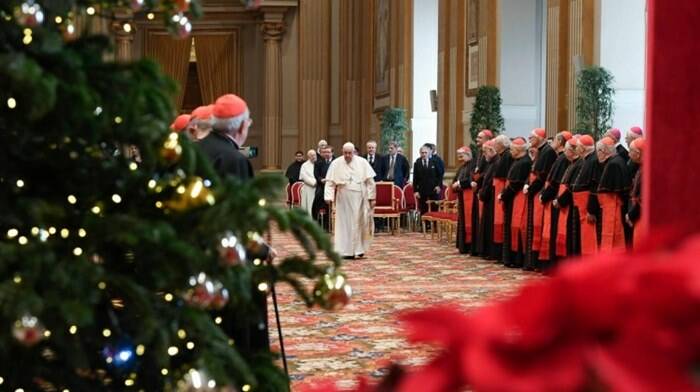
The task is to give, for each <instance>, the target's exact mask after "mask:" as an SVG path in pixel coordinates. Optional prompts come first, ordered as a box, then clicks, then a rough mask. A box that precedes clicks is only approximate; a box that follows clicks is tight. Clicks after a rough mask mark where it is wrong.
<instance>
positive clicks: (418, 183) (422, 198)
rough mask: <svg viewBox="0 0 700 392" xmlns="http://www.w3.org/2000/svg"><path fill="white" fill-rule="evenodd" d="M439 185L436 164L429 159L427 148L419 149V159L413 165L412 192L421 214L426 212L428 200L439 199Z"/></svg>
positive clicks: (438, 173)
mask: <svg viewBox="0 0 700 392" xmlns="http://www.w3.org/2000/svg"><path fill="white" fill-rule="evenodd" d="M441 185H442V180H441V176H440V171H439V167H438V163H437V162H436V161H435V160H434V159H430V151H429V148H428V147H426V146H423V147H421V148H420V158H418V159H416V162H415V163H414V164H413V191H414V193H415V196H416V199H417V200H418V208H419V209H420V213H421V214H425V213H426V212H427V211H428V204H427V202H428V200H438V199H439V198H440V187H441Z"/></svg>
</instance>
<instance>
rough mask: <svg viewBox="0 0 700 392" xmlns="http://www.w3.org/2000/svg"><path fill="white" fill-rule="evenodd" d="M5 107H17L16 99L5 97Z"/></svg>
mask: <svg viewBox="0 0 700 392" xmlns="http://www.w3.org/2000/svg"><path fill="white" fill-rule="evenodd" d="M30 37H31V35H30ZM29 42H31V40H30V41H29ZM7 107H8V108H10V109H14V108H16V107H17V101H16V100H15V99H14V98H12V97H10V98H7Z"/></svg>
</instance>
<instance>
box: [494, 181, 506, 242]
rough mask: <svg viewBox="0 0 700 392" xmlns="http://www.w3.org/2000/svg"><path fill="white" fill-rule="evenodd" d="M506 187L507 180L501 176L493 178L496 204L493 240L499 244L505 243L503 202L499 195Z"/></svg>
mask: <svg viewBox="0 0 700 392" xmlns="http://www.w3.org/2000/svg"><path fill="white" fill-rule="evenodd" d="M505 187H506V180H505V179H500V178H494V179H493V194H494V195H495V202H496V205H495V207H494V208H493V242H495V243H497V244H502V243H503V223H504V219H503V203H502V202H501V201H500V200H498V195H499V194H500V193H501V192H503V189H505Z"/></svg>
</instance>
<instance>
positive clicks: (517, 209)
mask: <svg viewBox="0 0 700 392" xmlns="http://www.w3.org/2000/svg"><path fill="white" fill-rule="evenodd" d="M518 236H520V237H521V241H522V243H523V245H524V244H525V243H526V242H525V241H527V197H526V195H525V194H523V193H522V192H518V194H517V195H515V198H514V199H513V215H511V218H510V249H511V250H513V251H514V252H516V251H517V250H518Z"/></svg>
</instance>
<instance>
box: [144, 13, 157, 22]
mask: <svg viewBox="0 0 700 392" xmlns="http://www.w3.org/2000/svg"><path fill="white" fill-rule="evenodd" d="M155 17H156V16H155V15H154V14H153V12H149V13H148V14H146V19H148V20H153V19H155Z"/></svg>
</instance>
